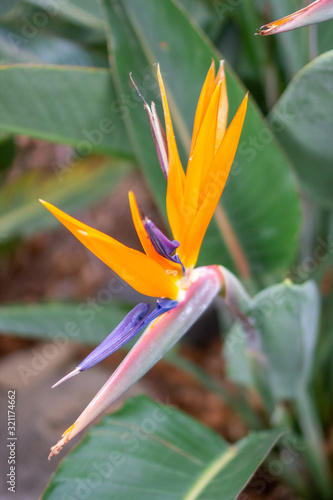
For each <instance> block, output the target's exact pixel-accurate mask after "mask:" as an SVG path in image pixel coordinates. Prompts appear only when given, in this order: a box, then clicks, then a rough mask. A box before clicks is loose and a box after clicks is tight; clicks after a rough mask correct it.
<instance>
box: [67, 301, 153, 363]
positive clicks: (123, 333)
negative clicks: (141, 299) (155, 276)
mask: <svg viewBox="0 0 333 500" xmlns="http://www.w3.org/2000/svg"><path fill="white" fill-rule="evenodd" d="M149 311H150V304H148V305H147V304H143V303H141V304H138V305H137V306H135V307H134V309H132V311H131V312H129V313H128V314H127V316H126V317H125V318H124V319H123V320H122V321H121V322H120V323H119V325H118V326H117V327H116V328H115V329H114V330H113V331H112V332H111V333H110V334H109V335H108V336H107V337H106V338H105V339H104V340H103V342H101V343H100V344H99V346H97V347H96V349H94V350H93V351H92V352H91V353H90V354H89V355H88V356H87V357H86V358H85V359H84V360H83V361H82V363H80V364H79V365H78V367H77V368H78V369H79V370H80V371H83V370H87V369H88V368H91V367H92V366H94V365H96V364H97V363H99V362H100V361H102V360H103V359H105V358H107V357H108V356H110V354H112V353H113V352H115V351H117V350H118V349H120V347H122V346H123V345H124V344H126V343H127V342H129V341H130V340H131V339H132V338H133V337H134V336H135V335H136V334H137V333H139V331H140V330H141V329H142V328H143V326H144V324H145V320H146V318H147V316H148V314H149Z"/></svg>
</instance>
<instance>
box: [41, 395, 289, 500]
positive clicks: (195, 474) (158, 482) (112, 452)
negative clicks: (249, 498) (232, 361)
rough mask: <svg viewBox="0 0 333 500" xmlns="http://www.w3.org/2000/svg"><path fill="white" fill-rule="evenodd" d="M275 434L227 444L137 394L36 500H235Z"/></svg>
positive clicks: (83, 445) (94, 432) (92, 436)
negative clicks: (72, 499)
mask: <svg viewBox="0 0 333 500" xmlns="http://www.w3.org/2000/svg"><path fill="white" fill-rule="evenodd" d="M280 436H281V431H278V430H275V431H266V432H261V433H253V434H251V435H249V436H248V437H246V438H244V439H242V440H240V441H238V442H237V443H235V444H234V445H229V444H228V443H227V442H226V441H225V440H223V439H222V438H221V437H220V436H219V435H218V434H216V433H215V432H213V431H211V430H210V429H208V428H206V427H204V426H203V425H202V424H200V423H199V422H197V421H196V420H194V419H193V418H191V417H189V416H187V415H185V414H184V413H182V412H180V411H179V410H176V409H174V408H169V407H167V406H165V405H162V404H158V403H155V402H153V401H151V400H149V399H148V398H146V397H143V396H139V397H136V398H133V399H131V400H129V401H127V402H126V403H125V405H124V406H123V408H122V409H121V410H120V411H118V412H116V413H115V414H113V415H108V416H106V417H104V419H103V420H102V421H101V423H100V424H98V425H96V426H95V427H93V428H92V429H90V431H89V432H88V433H87V436H86V437H85V438H84V440H83V441H82V443H81V444H80V445H79V446H78V447H77V448H76V449H75V450H74V451H73V452H71V453H70V455H69V456H68V457H67V458H65V459H64V460H63V461H62V463H61V465H60V466H59V468H58V469H57V471H56V472H55V474H54V475H53V477H52V479H51V482H50V483H49V485H48V487H47V488H46V491H45V492H44V495H43V496H42V499H43V500H55V499H57V500H58V499H59V498H63V499H70V498H77V497H78V498H85V500H90V499H96V498H98V500H104V499H105V500H109V499H110V498H111V497H112V498H116V499H117V500H128V499H129V498H131V497H133V495H134V496H135V499H136V500H141V499H142V500H165V499H168V500H178V499H179V500H195V499H201V500H204V499H205V500H214V499H216V500H217V499H218V500H220V499H222V498H223V500H234V499H235V498H236V497H237V496H238V495H239V493H240V492H241V491H242V489H243V488H244V487H245V486H246V484H247V482H248V481H249V479H250V478H251V476H252V475H253V473H254V472H255V470H256V469H257V468H258V467H259V465H260V463H261V462H262V461H263V459H264V458H265V457H266V456H267V454H268V453H269V451H270V450H271V448H272V447H273V446H274V444H275V443H276V442H277V440H278V439H279V437H280ZM249 457H251V459H250V460H249Z"/></svg>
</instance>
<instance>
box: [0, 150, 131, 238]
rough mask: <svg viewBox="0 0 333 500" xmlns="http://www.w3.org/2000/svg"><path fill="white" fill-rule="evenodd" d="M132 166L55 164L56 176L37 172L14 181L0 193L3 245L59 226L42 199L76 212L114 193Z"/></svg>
mask: <svg viewBox="0 0 333 500" xmlns="http://www.w3.org/2000/svg"><path fill="white" fill-rule="evenodd" d="M96 163H97V164H96ZM129 167H130V166H129V165H128V164H127V163H123V162H121V163H120V162H112V161H110V160H105V159H104V160H103V161H102V160H100V159H99V160H98V161H97V160H96V159H93V158H88V159H85V160H81V161H77V162H76V163H72V164H69V165H59V164H55V165H54V173H55V176H54V177H51V178H48V179H44V178H43V176H42V175H41V174H40V173H34V174H25V175H23V176H22V177H21V178H19V179H18V180H16V181H12V182H11V183H9V184H8V185H6V186H5V187H4V188H3V189H2V190H0V211H1V217H0V221H1V222H0V224H1V242H4V241H5V240H8V239H10V238H13V237H16V236H21V237H27V236H31V235H32V234H34V233H36V232H37V231H41V230H42V229H50V228H54V227H58V222H57V220H56V219H55V218H54V217H52V216H51V215H50V213H49V212H48V211H47V210H45V208H44V207H42V205H41V204H40V203H39V202H38V199H39V198H42V199H45V200H47V201H49V202H50V203H53V204H55V205H57V206H61V208H62V209H63V210H65V211H68V212H71V213H73V212H75V211H76V210H79V209H81V208H85V207H87V206H89V205H91V203H93V202H94V201H96V200H99V199H101V198H103V197H104V196H107V195H108V194H109V193H111V192H112V190H113V189H114V188H115V187H116V185H117V182H118V181H119V180H120V178H121V177H122V176H123V175H125V174H127V173H128V172H129V170H130V168H129ZM64 181H66V182H64Z"/></svg>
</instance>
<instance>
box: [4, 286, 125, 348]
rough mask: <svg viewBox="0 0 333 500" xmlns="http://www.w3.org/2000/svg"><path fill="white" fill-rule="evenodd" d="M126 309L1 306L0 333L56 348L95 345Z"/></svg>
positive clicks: (110, 306) (83, 304)
mask: <svg viewBox="0 0 333 500" xmlns="http://www.w3.org/2000/svg"><path fill="white" fill-rule="evenodd" d="M110 297H112V292H111V291H110ZM110 300H111V299H110ZM128 310H129V308H128V306H125V305H122V304H117V303H114V302H110V303H108V304H104V306H103V305H102V304H99V305H98V307H94V304H90V303H89V302H81V303H69V304H68V303H66V304H65V303H60V302H59V303H47V304H36V305H32V304H29V305H23V304H22V305H20V304H18V305H9V306H2V307H0V332H1V333H11V334H15V335H19V336H20V337H28V338H30V339H42V340H50V341H54V342H55V343H56V344H57V345H59V346H65V345H67V344H68V342H72V341H76V342H80V343H84V344H89V345H96V344H98V343H99V342H102V340H104V339H105V337H106V336H107V335H108V334H109V333H110V332H111V331H112V330H113V329H114V328H115V327H116V326H117V325H118V323H120V321H122V320H123V318H124V317H125V315H126V314H127V313H128Z"/></svg>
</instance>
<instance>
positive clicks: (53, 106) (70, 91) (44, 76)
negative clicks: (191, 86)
mask: <svg viewBox="0 0 333 500" xmlns="http://www.w3.org/2000/svg"><path fill="white" fill-rule="evenodd" d="M129 109H130V108H129V107H126V106H124V107H120V104H119V101H118V99H117V96H116V94H115V90H114V84H113V81H112V78H111V73H110V71H109V70H107V69H93V68H89V69H87V68H67V67H65V66H64V67H58V66H38V65H37V66H29V65H14V66H2V67H1V68H0V130H3V131H4V132H6V133H11V134H22V135H27V136H30V137H36V138H38V139H44V140H47V141H52V142H58V143H61V144H68V145H70V146H74V147H76V148H77V149H78V152H79V154H80V155H81V156H86V155H87V154H90V153H91V152H100V153H106V154H110V155H117V156H123V157H130V156H131V148H130V145H129V141H128V140H127V133H126V130H125V127H124V121H123V119H124V114H126V113H128V112H129Z"/></svg>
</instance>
